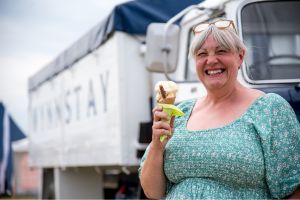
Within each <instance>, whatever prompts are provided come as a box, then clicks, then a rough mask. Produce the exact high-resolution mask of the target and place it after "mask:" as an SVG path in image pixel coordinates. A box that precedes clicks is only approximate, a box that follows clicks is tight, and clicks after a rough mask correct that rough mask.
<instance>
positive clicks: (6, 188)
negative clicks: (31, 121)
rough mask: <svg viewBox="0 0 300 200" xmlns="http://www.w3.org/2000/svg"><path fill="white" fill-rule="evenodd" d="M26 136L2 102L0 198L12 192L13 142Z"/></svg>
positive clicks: (0, 114) (0, 120) (0, 113)
mask: <svg viewBox="0 0 300 200" xmlns="http://www.w3.org/2000/svg"><path fill="white" fill-rule="evenodd" d="M25 137H26V136H25V134H24V133H23V132H22V131H21V129H20V128H19V127H18V126H17V124H16V123H15V122H14V120H13V119H12V118H11V116H9V114H8V113H7V110H6V109H5V107H4V105H3V104H2V103H1V102H0V198H1V196H5V195H6V194H11V192H12V175H13V154H12V142H14V141H17V140H20V139H23V138H25Z"/></svg>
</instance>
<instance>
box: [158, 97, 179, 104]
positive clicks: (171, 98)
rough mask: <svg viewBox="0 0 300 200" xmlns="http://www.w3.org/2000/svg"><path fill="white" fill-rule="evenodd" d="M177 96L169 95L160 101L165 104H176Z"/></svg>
mask: <svg viewBox="0 0 300 200" xmlns="http://www.w3.org/2000/svg"><path fill="white" fill-rule="evenodd" d="M175 99H176V97H167V98H165V99H161V100H160V101H159V102H158V103H165V104H174V103H175Z"/></svg>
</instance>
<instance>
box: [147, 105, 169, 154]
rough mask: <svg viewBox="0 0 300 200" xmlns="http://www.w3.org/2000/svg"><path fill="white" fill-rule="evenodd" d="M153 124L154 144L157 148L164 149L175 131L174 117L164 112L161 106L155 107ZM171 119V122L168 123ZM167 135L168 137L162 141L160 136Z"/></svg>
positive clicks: (153, 146)
mask: <svg viewBox="0 0 300 200" xmlns="http://www.w3.org/2000/svg"><path fill="white" fill-rule="evenodd" d="M152 113H153V125H152V144H151V145H152V146H151V148H155V149H157V150H164V148H165V145H166V143H167V142H168V140H169V139H170V138H171V136H172V133H173V124H174V117H172V118H171V119H170V118H169V116H168V114H167V113H165V112H163V109H162V107H161V106H157V107H155V108H154V109H153V111H152ZM169 121H170V123H168V122H169ZM163 135H167V138H166V139H165V140H164V141H163V142H161V141H160V137H161V136H163Z"/></svg>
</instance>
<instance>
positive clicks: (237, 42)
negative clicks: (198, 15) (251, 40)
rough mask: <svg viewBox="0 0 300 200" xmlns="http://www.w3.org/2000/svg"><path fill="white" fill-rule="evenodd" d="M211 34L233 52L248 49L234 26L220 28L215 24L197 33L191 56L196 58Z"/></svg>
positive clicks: (223, 46) (191, 48)
mask: <svg viewBox="0 0 300 200" xmlns="http://www.w3.org/2000/svg"><path fill="white" fill-rule="evenodd" d="M210 34H211V35H212V36H213V38H214V39H215V40H216V41H217V42H218V43H219V45H220V46H221V47H222V48H225V49H227V50H229V51H232V52H239V51H240V50H242V49H244V50H246V46H245V44H244V43H243V41H242V40H241V39H240V38H239V36H238V35H237V34H236V32H235V31H234V29H233V28H226V29H219V28H217V27H216V26H214V25H210V26H208V27H207V29H205V30H203V31H202V32H200V33H196V34H195V37H194V39H193V41H192V44H191V47H190V52H189V56H190V57H192V58H196V55H197V52H198V50H199V49H200V48H201V46H202V45H203V43H204V42H205V40H206V39H207V37H208V36H209V35H210Z"/></svg>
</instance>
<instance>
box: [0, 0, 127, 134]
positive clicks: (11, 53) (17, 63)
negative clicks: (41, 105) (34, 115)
mask: <svg viewBox="0 0 300 200" xmlns="http://www.w3.org/2000/svg"><path fill="white" fill-rule="evenodd" d="M124 1H127V0H107V1H106V0H0V101H2V102H3V103H4V105H5V106H6V108H7V110H8V112H9V113H10V115H11V117H12V118H13V119H14V120H15V121H16V123H17V124H18V125H19V127H20V128H21V129H22V130H23V131H24V132H25V133H26V134H27V133H28V117H27V110H28V79H29V77H31V76H32V75H34V74H35V73H36V72H37V71H38V70H40V69H41V68H43V67H44V66H46V65H47V63H49V62H50V61H52V60H54V59H55V58H56V57H57V56H58V55H59V54H60V53H61V52H62V51H63V50H65V49H66V48H68V47H69V46H71V45H72V44H73V43H74V42H75V41H76V40H77V39H79V38H80V37H81V36H82V35H83V34H85V33H86V32H87V31H89V30H90V29H91V28H92V27H93V26H95V25H96V24H97V23H99V22H101V21H102V20H103V19H104V18H105V17H107V16H108V15H109V13H110V11H111V10H112V9H113V7H114V6H115V5H116V4H120V3H123V2H124Z"/></svg>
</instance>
